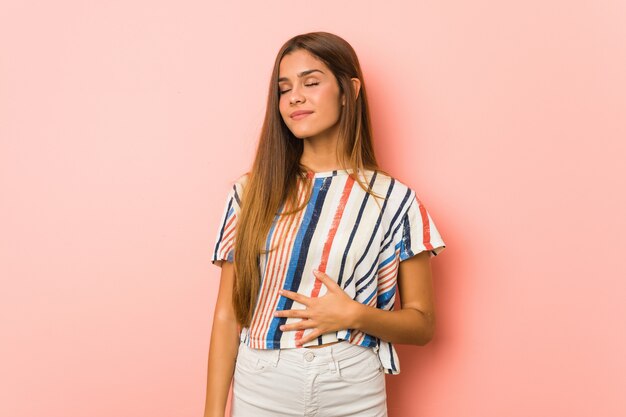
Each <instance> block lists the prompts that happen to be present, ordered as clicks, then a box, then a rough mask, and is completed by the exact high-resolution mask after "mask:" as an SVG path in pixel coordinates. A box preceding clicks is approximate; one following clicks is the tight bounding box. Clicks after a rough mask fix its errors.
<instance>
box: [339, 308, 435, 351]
mask: <svg viewBox="0 0 626 417" xmlns="http://www.w3.org/2000/svg"><path fill="white" fill-rule="evenodd" d="M354 307H355V308H354V310H353V312H352V326H351V328H353V329H357V330H360V331H362V332H364V333H367V334H370V335H372V336H375V337H378V338H379V339H382V340H385V341H387V342H390V343H398V344H410V345H421V346H423V345H425V344H427V343H428V342H429V341H430V340H431V339H432V337H433V333H434V326H435V323H434V316H433V315H426V314H423V313H422V312H421V311H419V310H416V309H413V308H403V309H400V310H391V311H387V310H382V309H379V308H375V307H371V306H368V305H365V304H361V303H358V302H356V301H355V306H354Z"/></svg>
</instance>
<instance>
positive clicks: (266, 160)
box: [232, 32, 388, 327]
mask: <svg viewBox="0 0 626 417" xmlns="http://www.w3.org/2000/svg"><path fill="white" fill-rule="evenodd" d="M300 49H302V50H306V51H307V52H309V53H311V54H312V55H313V56H315V57H316V58H317V59H319V60H320V61H322V62H323V63H324V64H325V65H326V66H327V67H328V68H329V69H330V70H331V71H332V73H333V74H334V76H335V78H336V79H337V82H338V84H339V90H340V94H341V93H343V94H345V95H346V101H345V105H344V106H342V110H341V115H340V118H339V140H338V141H337V157H338V160H339V163H340V164H341V166H342V167H343V168H344V169H352V170H353V171H352V174H350V175H352V176H353V177H355V180H356V181H357V182H358V184H359V185H360V186H361V188H363V190H365V191H366V192H368V193H370V194H372V195H374V196H375V197H380V196H377V195H376V194H375V193H373V192H372V191H371V190H370V187H369V185H368V184H367V183H366V181H364V180H361V179H360V178H359V175H358V173H359V172H362V171H363V170H364V169H369V170H375V171H378V172H382V173H385V172H384V171H382V170H381V169H380V168H379V167H378V164H377V162H376V157H375V155H374V148H373V146H372V128H371V124H370V115H369V108H368V104H367V91H366V89H365V83H364V80H363V74H362V72H361V67H360V65H359V61H358V58H357V56H356V53H355V52H354V49H352V47H351V46H350V44H349V43H348V42H346V41H345V40H344V39H342V38H341V37H339V36H337V35H334V34H332V33H328V32H311V33H305V34H301V35H297V36H294V37H293V38H291V39H289V40H288V41H287V42H285V44H284V45H283V46H282V47H281V48H280V50H279V51H278V54H277V56H276V60H275V62H274V69H273V70H272V77H271V80H270V84H269V93H268V95H267V109H266V113H265V120H264V122H263V126H262V128H261V133H260V138H259V143H258V147H257V151H256V156H255V159H254V163H253V165H252V169H251V170H250V171H249V172H248V178H247V181H246V185H245V187H244V191H243V194H242V196H241V202H242V205H241V211H240V213H239V219H238V221H237V226H236V227H237V233H236V237H235V253H234V265H235V284H234V288H233V300H232V302H233V307H234V309H235V313H236V316H237V321H238V322H239V324H241V325H244V326H246V327H248V326H250V322H251V321H252V313H253V311H254V307H255V304H256V301H257V297H258V292H259V288H260V283H261V281H260V269H259V259H260V258H259V256H260V254H261V253H267V251H266V250H265V249H264V248H263V246H264V244H265V241H266V238H267V234H268V232H269V229H270V227H271V225H272V222H273V220H274V217H275V216H276V214H277V211H278V210H279V208H280V206H281V204H283V203H285V208H287V207H289V208H293V210H284V211H283V212H282V213H281V215H292V214H294V213H296V212H297V211H299V210H301V209H302V208H304V207H305V206H306V203H307V202H308V199H305V202H304V204H302V205H301V206H300V207H297V205H298V204H297V203H298V202H297V191H298V181H304V184H305V186H306V187H307V190H308V194H309V198H310V191H311V180H310V178H309V177H308V176H307V175H306V169H305V167H304V166H302V165H301V163H300V158H301V156H302V151H303V142H302V141H303V139H299V138H297V137H295V136H294V135H293V134H292V133H291V131H290V130H289V128H288V127H287V126H286V125H285V123H284V121H283V120H282V117H281V114H280V111H279V106H278V105H279V99H280V95H279V88H278V76H279V66H280V62H281V60H282V58H283V57H284V56H285V55H287V54H289V53H291V52H293V51H296V50H300ZM354 77H356V78H358V79H359V80H360V81H361V87H360V91H359V94H358V97H357V99H356V100H351V99H350V98H354V96H355V90H354V88H353V85H352V81H351V80H350V79H351V78H354ZM354 173H356V174H357V175H354ZM385 174H386V173H385ZM387 175H388V174H387Z"/></svg>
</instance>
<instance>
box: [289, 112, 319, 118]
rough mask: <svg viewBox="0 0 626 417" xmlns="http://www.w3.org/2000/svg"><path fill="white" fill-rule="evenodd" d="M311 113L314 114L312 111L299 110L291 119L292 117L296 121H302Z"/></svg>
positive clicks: (291, 115) (292, 114)
mask: <svg viewBox="0 0 626 417" xmlns="http://www.w3.org/2000/svg"><path fill="white" fill-rule="evenodd" d="M311 113H313V111H312V110H298V111H294V112H293V113H291V114H290V115H289V117H291V118H292V119H294V120H300V119H303V118H305V117H307V116H308V115H309V114H311Z"/></svg>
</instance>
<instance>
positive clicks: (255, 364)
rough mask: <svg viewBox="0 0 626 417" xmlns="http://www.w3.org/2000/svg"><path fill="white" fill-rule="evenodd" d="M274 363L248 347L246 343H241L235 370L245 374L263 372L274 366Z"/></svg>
mask: <svg viewBox="0 0 626 417" xmlns="http://www.w3.org/2000/svg"><path fill="white" fill-rule="evenodd" d="M272 366H273V365H272V364H271V363H270V362H268V361H266V360H264V359H262V358H260V357H258V356H257V355H256V354H255V353H254V351H253V350H252V349H251V348H250V347H248V346H247V345H246V344H245V343H241V344H240V345H239V352H238V353H237V360H236V362H235V371H236V372H237V371H238V372H242V373H245V374H261V373H264V372H267V371H268V370H269V369H271V368H272Z"/></svg>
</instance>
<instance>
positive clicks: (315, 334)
mask: <svg viewBox="0 0 626 417" xmlns="http://www.w3.org/2000/svg"><path fill="white" fill-rule="evenodd" d="M320 334H321V332H320V331H319V330H315V331H313V332H311V333H310V334H309V335H307V336H306V337H303V338H302V339H300V340H298V341H297V342H296V346H298V347H301V346H302V345H303V344H305V343H308V342H310V341H311V340H315V339H317V338H318V337H319V335H320Z"/></svg>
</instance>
